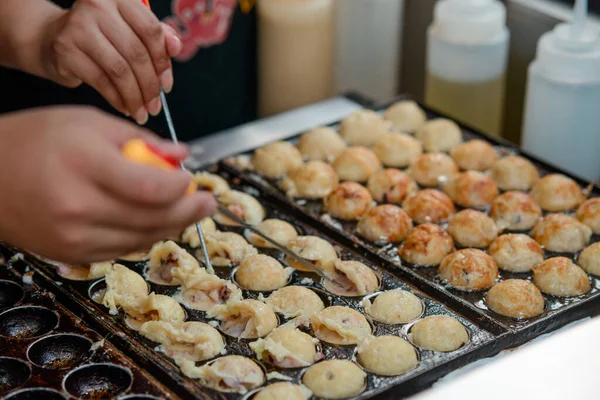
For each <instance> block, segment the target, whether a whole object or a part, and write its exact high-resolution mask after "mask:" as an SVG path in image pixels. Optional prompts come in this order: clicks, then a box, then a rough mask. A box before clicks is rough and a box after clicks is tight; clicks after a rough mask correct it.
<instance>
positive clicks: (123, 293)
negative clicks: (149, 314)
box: [102, 264, 148, 315]
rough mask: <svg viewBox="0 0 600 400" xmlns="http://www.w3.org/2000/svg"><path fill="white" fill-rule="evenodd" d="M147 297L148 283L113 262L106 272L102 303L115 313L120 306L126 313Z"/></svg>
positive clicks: (137, 307) (143, 301)
mask: <svg viewBox="0 0 600 400" xmlns="http://www.w3.org/2000/svg"><path fill="white" fill-rule="evenodd" d="M147 297H148V284H147V283H146V281H145V280H144V278H142V276H141V275H140V274H138V273H136V272H134V271H132V270H130V269H129V268H127V267H124V266H123V265H121V264H114V265H113V266H112V269H111V270H110V271H108V273H107V274H106V293H105V294H104V297H103V299H102V304H104V306H105V307H107V308H108V309H109V310H110V314H111V315H117V314H118V309H119V308H121V309H123V311H125V312H126V313H130V312H135V311H136V310H138V309H140V308H141V307H142V305H143V304H144V303H145V302H146V299H147Z"/></svg>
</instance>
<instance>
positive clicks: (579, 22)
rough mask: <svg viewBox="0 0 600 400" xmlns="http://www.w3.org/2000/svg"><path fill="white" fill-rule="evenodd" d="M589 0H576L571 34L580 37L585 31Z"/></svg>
mask: <svg viewBox="0 0 600 400" xmlns="http://www.w3.org/2000/svg"><path fill="white" fill-rule="evenodd" d="M587 11H588V2H587V0H575V8H574V9H573V22H572V25H571V36H573V38H574V39H575V38H579V37H580V36H581V35H583V33H584V31H585V23H586V21H587Z"/></svg>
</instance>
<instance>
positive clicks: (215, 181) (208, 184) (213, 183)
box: [193, 172, 231, 196]
mask: <svg viewBox="0 0 600 400" xmlns="http://www.w3.org/2000/svg"><path fill="white" fill-rule="evenodd" d="M193 179H194V182H196V184H197V185H198V187H200V188H203V189H206V190H208V191H209V192H212V193H213V194H214V195H215V196H219V195H222V194H223V193H225V192H229V190H231V188H230V187H229V183H227V181H226V180H225V179H223V178H221V177H220V176H219V175H215V174H211V173H209V172H196V173H195V174H194V176H193Z"/></svg>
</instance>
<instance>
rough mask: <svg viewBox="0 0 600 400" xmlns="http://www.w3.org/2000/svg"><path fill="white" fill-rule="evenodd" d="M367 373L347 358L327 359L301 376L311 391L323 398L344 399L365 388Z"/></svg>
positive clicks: (355, 394) (357, 393)
mask: <svg viewBox="0 0 600 400" xmlns="http://www.w3.org/2000/svg"><path fill="white" fill-rule="evenodd" d="M366 380H367V374H365V373H364V372H363V370H362V369H360V368H359V367H358V366H357V365H356V364H354V363H353V362H352V361H348V360H327V361H322V362H320V363H317V364H315V365H313V366H312V367H310V368H309V369H308V370H307V371H306V373H305V374H304V375H303V376H302V383H304V384H305V385H306V386H307V387H308V388H309V389H310V390H311V391H312V393H313V394H314V395H315V396H317V397H320V398H323V399H346V398H349V397H354V396H357V395H359V394H360V393H362V391H363V390H365V386H366Z"/></svg>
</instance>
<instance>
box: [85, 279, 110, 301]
mask: <svg viewBox="0 0 600 400" xmlns="http://www.w3.org/2000/svg"><path fill="white" fill-rule="evenodd" d="M105 294H106V279H104V278H102V279H100V280H99V281H96V282H94V283H92V284H91V285H90V288H89V289H88V297H89V298H90V299H92V301H93V302H94V303H96V304H102V300H104V295H105Z"/></svg>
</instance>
